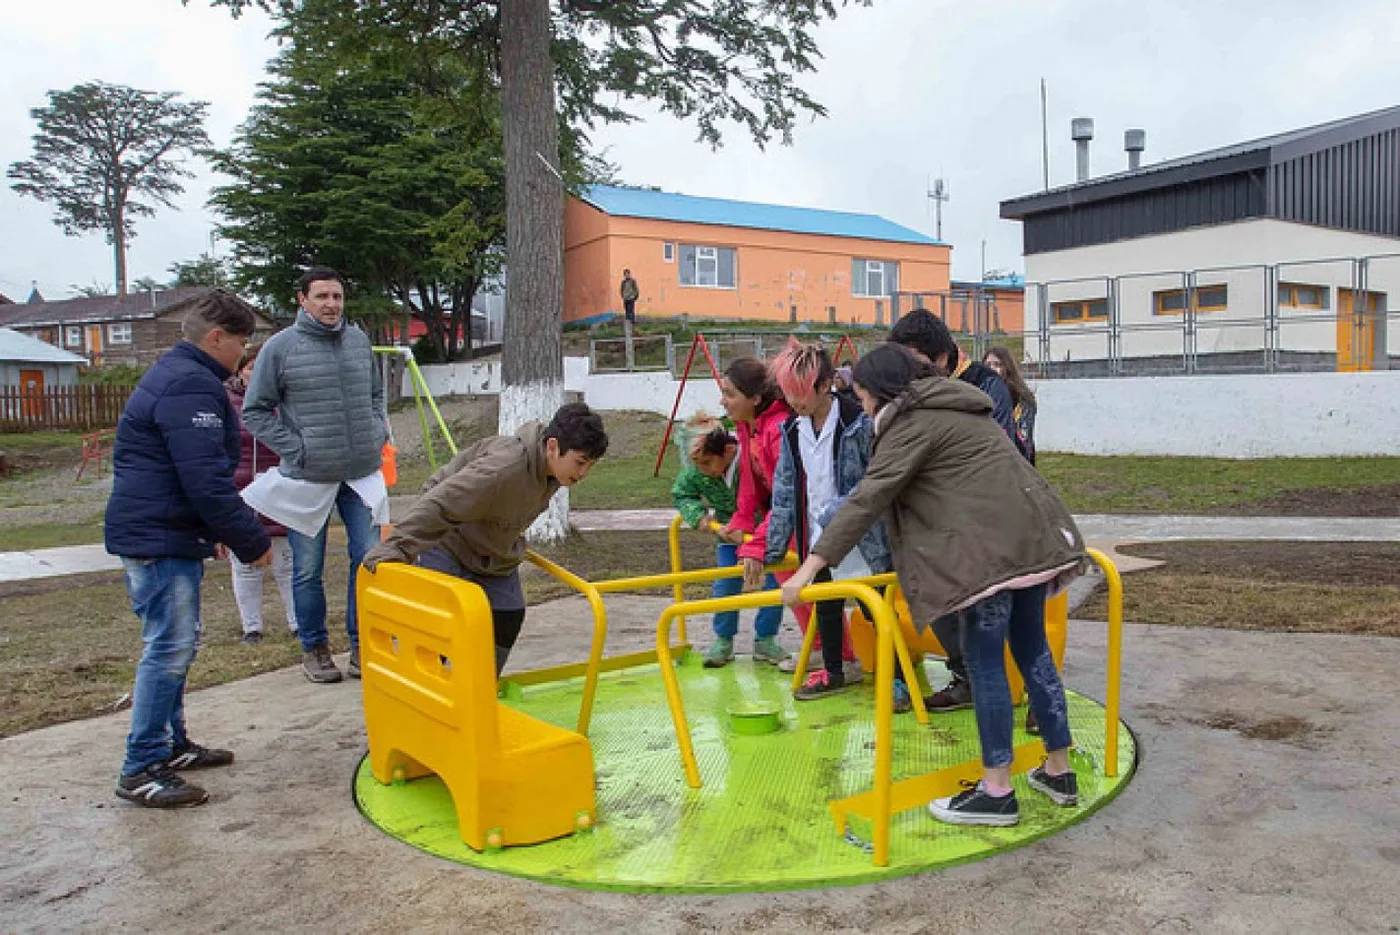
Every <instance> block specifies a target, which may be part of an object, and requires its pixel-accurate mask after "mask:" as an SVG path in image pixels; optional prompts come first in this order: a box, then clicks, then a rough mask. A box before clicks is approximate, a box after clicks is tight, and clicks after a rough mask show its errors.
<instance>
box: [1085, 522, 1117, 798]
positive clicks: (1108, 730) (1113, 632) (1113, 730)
mask: <svg viewBox="0 0 1400 935" xmlns="http://www.w3.org/2000/svg"><path fill="white" fill-rule="evenodd" d="M1085 551H1086V552H1088V553H1089V557H1090V558H1092V559H1093V560H1094V562H1095V563H1096V564H1097V565H1098V566H1099V568H1101V569H1102V570H1103V576H1104V579H1105V580H1107V581H1108V663H1107V666H1106V668H1107V670H1108V674H1107V677H1106V678H1107V682H1108V685H1107V687H1106V688H1105V690H1104V704H1103V709H1104V737H1103V774H1104V775H1105V776H1107V777H1109V778H1110V779H1111V778H1113V777H1114V776H1117V775H1118V701H1119V697H1118V696H1119V692H1120V690H1121V689H1122V682H1123V578H1122V576H1121V575H1119V574H1118V567H1117V566H1116V565H1114V564H1113V562H1112V560H1110V559H1109V557H1108V556H1107V555H1105V554H1104V553H1102V552H1100V551H1099V550H1098V549H1085Z"/></svg>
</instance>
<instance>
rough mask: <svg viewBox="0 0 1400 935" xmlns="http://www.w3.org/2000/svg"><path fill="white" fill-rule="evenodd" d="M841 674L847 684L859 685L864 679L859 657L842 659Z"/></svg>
mask: <svg viewBox="0 0 1400 935" xmlns="http://www.w3.org/2000/svg"><path fill="white" fill-rule="evenodd" d="M841 674H842V676H844V677H845V679H846V684H847V685H859V684H860V683H861V682H862V681H863V680H864V679H865V670H864V669H862V668H861V666H860V660H859V659H844V660H842V662H841Z"/></svg>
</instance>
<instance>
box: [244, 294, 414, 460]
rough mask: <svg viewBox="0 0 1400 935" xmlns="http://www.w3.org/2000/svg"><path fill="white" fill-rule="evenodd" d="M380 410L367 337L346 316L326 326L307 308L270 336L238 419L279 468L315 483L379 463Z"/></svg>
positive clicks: (376, 372) (376, 371) (382, 435)
mask: <svg viewBox="0 0 1400 935" xmlns="http://www.w3.org/2000/svg"><path fill="white" fill-rule="evenodd" d="M384 418H385V416H384V387H383V385H382V383H381V382H380V379H379V367H378V366H376V364H375V361H374V351H373V350H372V349H371V346H370V342H369V338H368V337H366V336H365V333H364V332H363V331H361V330H360V329H359V328H358V327H356V326H355V325H352V324H349V323H347V322H346V321H345V319H344V318H342V319H341V320H340V322H339V324H337V325H336V326H335V327H334V328H329V327H327V326H325V325H323V324H321V323H320V322H318V321H317V320H316V319H314V318H312V317H311V316H310V315H308V314H306V312H298V313H297V320H296V324H294V325H293V326H292V327H290V328H287V329H286V330H284V331H280V332H278V333H277V334H275V335H273V336H272V337H271V338H269V339H268V341H267V344H266V345H264V346H263V349H262V351H261V352H260V353H259V354H258V360H257V363H256V364H255V365H254V367H253V378H252V379H251V380H249V381H248V393H247V395H246V396H245V397H244V399H243V424H244V426H246V427H247V429H248V431H250V432H252V433H253V437H254V438H256V439H257V440H258V441H260V442H262V443H263V444H265V445H267V447H269V448H271V449H272V450H273V451H275V452H277V454H278V455H279V456H280V457H281V459H282V463H281V465H280V466H279V468H278V469H279V470H280V471H281V472H282V473H283V474H284V475H286V476H287V477H294V478H298V479H300V480H308V481H316V482H319V483H335V482H339V481H347V480H353V479H354V478H356V477H364V476H365V475H366V474H370V473H373V472H374V471H376V470H378V469H379V462H380V456H381V450H382V448H383V447H384V441H385V439H386V438H388V428H387V426H386V425H385V422H384Z"/></svg>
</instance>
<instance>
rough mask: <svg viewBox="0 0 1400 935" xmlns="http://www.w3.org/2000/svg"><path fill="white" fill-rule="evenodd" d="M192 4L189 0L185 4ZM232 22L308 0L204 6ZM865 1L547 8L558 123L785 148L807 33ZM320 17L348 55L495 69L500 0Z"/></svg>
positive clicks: (619, 1)
mask: <svg viewBox="0 0 1400 935" xmlns="http://www.w3.org/2000/svg"><path fill="white" fill-rule="evenodd" d="M185 2H189V0H185ZM210 2H211V3H213V4H214V5H216V6H225V7H228V8H230V9H231V10H232V11H233V12H234V14H235V15H237V14H238V13H240V12H242V11H243V10H245V9H248V8H249V7H256V8H259V9H262V10H264V11H266V12H268V13H270V14H272V15H273V16H276V17H278V18H280V19H281V20H282V21H284V22H290V21H291V20H293V19H294V18H295V17H296V16H297V15H298V14H299V13H301V12H302V10H303V9H304V8H305V7H306V6H308V5H309V3H308V0H210ZM870 2H871V0H554V3H553V10H554V16H553V49H552V58H553V60H554V65H555V78H556V84H557V87H558V89H559V107H560V111H561V115H562V116H563V118H564V119H565V121H566V122H567V124H568V125H569V126H570V127H572V128H574V129H575V130H577V131H586V130H587V129H588V128H591V127H593V126H595V125H596V124H597V123H598V122H600V121H601V122H607V121H626V120H631V119H633V115H632V114H631V113H630V112H629V111H628V110H627V104H628V103H629V102H636V101H648V102H651V103H653V104H655V105H656V106H658V107H660V108H661V109H662V110H663V111H664V112H666V113H669V114H672V115H673V116H676V117H680V118H682V119H686V120H692V121H694V122H695V124H696V126H697V127H698V129H699V134H700V138H701V139H702V140H704V141H705V142H707V143H710V144H711V145H717V144H718V143H719V142H720V140H721V136H722V128H723V126H724V124H725V123H726V122H734V123H737V124H738V125H740V126H742V127H744V128H745V129H746V130H747V131H748V132H749V134H750V136H752V137H753V139H754V140H755V141H756V142H757V143H758V144H759V145H762V144H764V143H765V142H767V141H769V140H771V139H772V138H774V137H777V138H779V139H781V140H783V141H784V142H786V141H788V140H789V139H790V137H791V134H792V131H793V129H794V128H795V127H796V125H797V122H798V120H799V119H800V118H801V117H802V116H803V115H808V116H813V117H815V116H822V115H824V114H825V113H826V111H825V109H824V108H823V107H822V106H821V104H820V103H818V102H817V101H815V100H813V99H812V97H811V96H810V95H808V94H807V92H806V91H804V90H803V89H802V88H801V87H799V86H798V84H797V78H798V77H799V76H801V75H802V74H804V73H808V72H811V71H813V70H814V69H815V68H816V65H817V62H818V61H819V60H820V58H821V53H820V52H819V51H818V49H817V45H816V41H815V40H814V38H813V36H812V33H813V31H814V30H815V28H816V27H817V26H818V25H820V24H821V23H822V22H823V21H825V20H827V19H833V18H835V17H836V16H837V14H838V13H839V12H840V10H841V9H842V8H844V7H847V6H869V5H870ZM336 6H337V7H338V9H337V10H336V11H335V13H334V15H332V16H329V17H327V18H326V19H324V20H323V22H322V26H323V28H324V29H326V30H327V32H326V34H325V35H324V36H323V37H322V38H333V39H334V40H335V41H337V42H342V43H346V44H347V47H353V46H354V45H355V44H356V43H357V42H358V41H359V38H358V37H362V36H366V35H374V34H379V35H385V34H391V35H395V36H398V37H399V38H400V40H401V42H402V43H403V46H404V47H405V48H406V49H410V48H411V49H413V50H415V51H414V53H413V56H412V57H413V58H414V59H416V60H417V61H418V62H419V63H428V64H427V66H426V68H427V70H431V67H432V66H431V63H432V62H435V61H441V60H443V59H442V53H444V52H447V53H450V54H451V55H452V56H453V57H454V58H455V59H456V60H457V61H460V62H464V63H470V65H471V67H474V68H478V69H480V70H481V71H483V72H484V73H488V74H496V73H498V71H499V62H500V48H501V30H500V10H499V7H500V3H499V0H431V2H425V0H361V2H357V3H341V4H337V5H336Z"/></svg>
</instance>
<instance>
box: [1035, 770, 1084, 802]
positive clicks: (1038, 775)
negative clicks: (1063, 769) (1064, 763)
mask: <svg viewBox="0 0 1400 935" xmlns="http://www.w3.org/2000/svg"><path fill="white" fill-rule="evenodd" d="M1026 785H1028V786H1030V787H1031V788H1032V789H1034V790H1035V791H1036V792H1042V793H1044V794H1045V795H1047V796H1049V798H1050V801H1051V802H1054V803H1055V804H1056V805H1065V806H1069V805H1078V804H1079V777H1078V776H1076V775H1074V770H1070V771H1069V772H1067V773H1061V774H1060V775H1059V776H1051V775H1050V774H1049V773H1047V772H1046V771H1045V764H1044V763H1041V764H1040V765H1039V766H1037V767H1036V768H1035V769H1033V770H1031V771H1030V772H1029V773H1027V774H1026Z"/></svg>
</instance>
